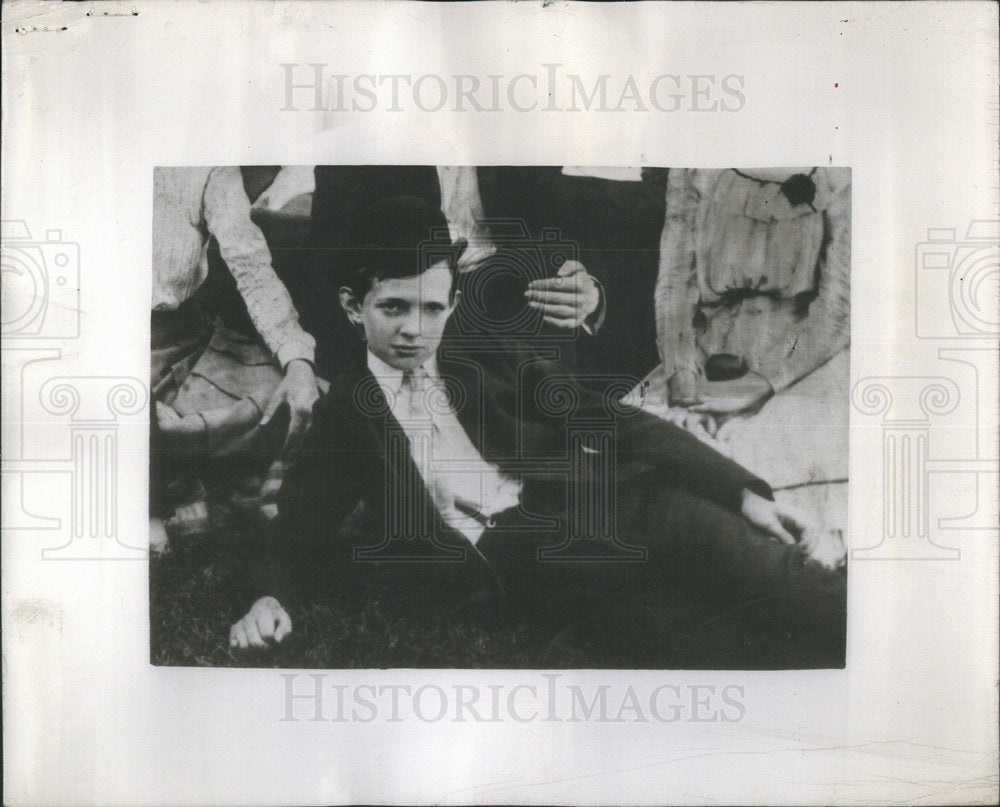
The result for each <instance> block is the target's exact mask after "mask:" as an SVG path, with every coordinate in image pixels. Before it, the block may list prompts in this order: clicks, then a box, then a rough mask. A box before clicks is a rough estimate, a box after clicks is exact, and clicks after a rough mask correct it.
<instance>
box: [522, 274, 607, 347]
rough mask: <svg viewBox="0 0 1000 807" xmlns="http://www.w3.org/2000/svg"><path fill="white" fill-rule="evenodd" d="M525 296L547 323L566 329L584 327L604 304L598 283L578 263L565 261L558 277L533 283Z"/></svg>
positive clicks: (529, 305)
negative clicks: (588, 318) (588, 319)
mask: <svg viewBox="0 0 1000 807" xmlns="http://www.w3.org/2000/svg"><path fill="white" fill-rule="evenodd" d="M524 296H525V297H527V298H528V307H529V308H534V309H535V310H536V311H541V312H542V319H543V320H545V322H547V323H549V325H554V326H555V327H557V328H563V329H565V330H573V329H574V328H578V327H580V326H581V325H583V323H584V322H586V320H587V317H589V316H590V315H591V314H593V313H594V312H595V311H596V310H597V307H598V306H599V305H600V304H601V291H600V288H599V287H598V285H597V281H596V280H594V278H593V277H591V276H590V275H589V274H587V270H586V269H585V268H584V266H583V264H582V263H580V262H579V261H566V263H564V264H563V265H562V266H560V267H559V271H558V272H556V276H555V277H550V278H546V279H545V280H533V281H531V283H529V284H528V290H527V291H526V292H525V293H524Z"/></svg>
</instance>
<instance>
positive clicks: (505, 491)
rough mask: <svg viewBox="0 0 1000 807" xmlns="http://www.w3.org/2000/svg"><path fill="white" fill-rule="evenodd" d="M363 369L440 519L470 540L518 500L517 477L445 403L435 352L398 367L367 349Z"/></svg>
mask: <svg viewBox="0 0 1000 807" xmlns="http://www.w3.org/2000/svg"><path fill="white" fill-rule="evenodd" d="M368 369H369V370H371V372H372V375H374V376H375V379H376V381H378V384H379V386H380V387H381V388H382V392H383V394H384V395H385V398H386V401H387V403H388V404H389V408H390V410H391V411H392V414H393V416H394V417H395V418H396V420H397V421H399V424H400V426H402V428H403V431H404V432H405V433H406V436H407V439H408V440H409V443H410V451H411V454H412V455H413V461H414V462H415V463H416V466H417V469H418V471H419V472H420V476H421V477H422V478H423V480H424V484H425V485H426V486H427V490H428V491H429V492H430V494H431V498H432V499H433V500H434V505H435V507H437V510H438V512H439V513H440V514H441V517H442V519H444V521H445V523H446V524H448V525H449V526H451V527H453V528H454V529H456V530H458V531H459V532H460V533H462V534H463V535H464V536H465V537H466V538H468V539H469V541H470V542H471V543H472V544H475V543H476V542H477V541H478V540H479V538H480V537H481V536H482V534H483V532H484V531H485V530H486V528H487V526H489V525H491V524H492V519H493V517H494V516H495V515H497V514H498V513H502V512H503V511H505V510H509V509H510V508H512V507H517V506H518V504H519V503H520V497H521V485H520V482H519V481H517V480H515V479H512V478H510V477H508V476H505V475H504V474H502V473H501V472H500V469H499V468H497V466H495V465H493V464H492V463H489V462H487V461H486V460H484V459H483V457H482V455H481V454H480V453H479V451H478V450H476V447H475V445H473V443H472V440H470V439H469V436H468V435H467V434H466V433H465V429H464V428H462V424H461V423H460V422H459V420H458V417H457V416H456V414H455V412H454V410H453V409H452V408H451V404H450V402H449V401H448V397H447V395H446V393H445V388H444V384H443V383H442V380H441V378H440V376H439V375H438V369H437V359H436V358H435V357H431V358H430V359H428V360H427V361H426V362H424V364H423V366H421V367H420V368H417V369H416V370H414V371H412V372H410V371H407V372H406V373H404V371H402V370H397V369H396V368H394V367H390V366H389V365H388V364H386V363H385V362H384V361H382V360H381V359H380V358H378V356H376V355H375V354H373V353H372V352H371V351H368Z"/></svg>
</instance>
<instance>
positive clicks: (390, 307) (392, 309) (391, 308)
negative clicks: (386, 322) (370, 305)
mask: <svg viewBox="0 0 1000 807" xmlns="http://www.w3.org/2000/svg"><path fill="white" fill-rule="evenodd" d="M379 308H380V309H382V310H383V311H385V312H386V313H387V314H398V313H399V312H400V311H402V310H403V306H401V305H399V304H398V303H382V305H380V306H379Z"/></svg>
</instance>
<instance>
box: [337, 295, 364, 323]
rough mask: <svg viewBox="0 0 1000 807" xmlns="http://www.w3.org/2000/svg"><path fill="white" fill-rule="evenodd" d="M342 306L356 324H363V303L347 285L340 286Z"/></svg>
mask: <svg viewBox="0 0 1000 807" xmlns="http://www.w3.org/2000/svg"><path fill="white" fill-rule="evenodd" d="M340 307H341V308H343V309H344V312H345V313H346V314H347V318H348V319H349V320H350V321H351V322H353V323H354V324H355V325H361V303H360V302H359V301H358V298H357V297H356V296H355V294H354V292H353V291H352V290H351V289H350V288H348V287H347V286H341V287H340Z"/></svg>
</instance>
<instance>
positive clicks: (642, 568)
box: [230, 197, 846, 666]
mask: <svg viewBox="0 0 1000 807" xmlns="http://www.w3.org/2000/svg"><path fill="white" fill-rule="evenodd" d="M447 233H448V229H447V225H446V222H445V221H444V216H443V214H442V213H441V211H440V210H436V209H433V208H431V207H430V206H429V205H428V204H427V202H426V201H425V200H423V199H419V198H416V197H396V198H392V199H388V200H383V201H381V202H378V203H376V204H375V205H373V206H371V207H370V208H369V209H368V211H367V212H366V214H365V215H364V217H363V218H362V220H361V221H360V222H359V226H358V227H357V228H356V229H355V231H354V233H353V239H352V240H353V244H354V252H355V255H356V257H357V260H356V264H355V267H356V268H355V271H354V272H353V274H352V276H351V277H350V279H349V281H348V282H347V283H346V284H345V286H344V288H343V289H342V290H341V302H342V305H343V308H344V310H345V311H346V312H347V315H348V318H349V320H350V321H351V322H352V323H353V324H354V325H355V326H356V327H359V328H361V329H363V331H364V335H365V342H366V344H365V346H364V349H363V351H362V352H361V354H360V355H359V356H358V357H357V359H358V360H357V362H356V364H355V365H354V366H353V367H351V368H349V369H348V370H347V371H345V372H344V373H342V374H341V375H340V376H339V377H338V378H337V379H336V380H335V381H334V382H333V383H332V384H331V387H330V391H329V393H328V394H327V395H326V396H324V397H323V398H322V399H321V400H320V401H319V402H318V403H317V405H316V408H315V411H314V419H313V426H312V428H311V430H310V433H309V436H308V438H307V441H306V445H305V446H304V448H303V450H302V451H301V453H300V460H299V462H298V464H297V465H296V466H294V467H293V468H291V469H290V470H289V472H288V474H287V476H286V478H285V482H284V485H283V488H282V498H281V504H280V508H279V509H280V516H279V519H278V522H277V523H278V530H279V533H278V534H277V535H274V536H271V537H269V538H268V539H267V540H265V541H264V542H263V550H264V551H263V556H262V560H261V562H260V563H259V568H260V569H261V570H262V576H261V578H260V582H259V584H258V586H257V590H256V595H258V596H257V597H256V599H255V601H254V602H253V605H252V606H251V607H250V609H249V611H248V612H247V614H246V615H245V616H244V617H243V618H242V619H240V620H239V621H238V622H236V624H234V625H233V627H232V629H231V633H230V643H231V645H232V646H233V647H237V648H247V647H251V646H253V647H267V646H270V645H273V644H275V643H278V642H281V641H282V640H284V638H285V637H286V636H287V635H288V634H289V633H290V632H291V630H292V623H291V619H290V617H289V614H288V612H287V611H286V609H285V607H284V605H283V603H285V602H286V601H287V599H288V598H290V597H294V596H295V594H298V595H300V596H301V594H302V593H303V589H304V582H303V579H304V578H303V577H302V576H301V575H302V574H304V573H305V570H306V569H308V570H310V571H311V572H313V573H314V576H318V577H319V583H320V585H321V586H323V585H325V586H327V587H329V586H330V585H331V582H330V581H331V580H332V579H333V577H332V576H331V575H333V574H335V572H334V571H332V570H339V573H340V574H341V575H343V574H344V572H345V570H346V572H347V575H348V576H363V575H366V574H369V573H370V572H371V571H372V570H375V569H379V568H385V566H386V565H390V566H391V565H393V564H396V565H397V567H398V565H399V564H400V563H403V562H406V563H408V564H410V565H409V566H406V567H404V568H405V569H406V572H407V576H408V577H410V578H412V579H418V580H424V579H426V580H428V581H433V582H429V583H428V588H430V589H433V590H436V591H444V589H442V588H441V586H443V585H456V586H461V585H466V584H469V583H470V581H475V584H474V585H471V588H473V589H475V588H476V586H478V584H479V583H480V582H481V583H483V584H484V585H486V586H492V588H493V590H494V591H497V592H501V595H500V597H499V601H500V602H506V603H508V604H509V605H510V606H511V608H512V610H513V612H514V613H515V614H520V616H521V617H522V618H525V619H537V618H539V615H541V614H543V613H548V614H556V613H558V612H559V610H560V605H561V604H563V603H564V602H566V601H567V600H565V599H564V598H563V594H565V593H566V592H568V591H569V592H576V593H578V594H579V593H583V594H584V595H585V598H586V602H587V603H588V604H589V605H590V606H596V604H597V603H598V602H599V601H600V600H601V599H602V598H604V599H607V598H609V597H612V596H613V595H614V594H615V593H616V592H618V591H620V590H621V589H622V588H623V587H627V586H629V585H632V584H638V583H639V581H640V580H641V581H647V582H651V584H656V585H669V586H676V587H680V588H684V589H685V590H686V591H687V592H689V593H690V595H691V596H692V597H695V598H698V599H700V600H702V601H704V602H707V603H710V604H711V605H712V606H713V607H714V608H715V609H716V610H717V611H718V612H724V611H729V610H732V609H744V610H746V609H749V610H750V611H753V612H754V613H755V614H756V615H757V617H759V619H758V621H759V622H760V624H762V625H767V626H769V629H772V630H774V631H778V632H781V633H782V634H783V635H785V636H790V637H791V639H792V641H793V642H802V643H806V644H814V645H817V646H819V647H821V648H822V649H823V650H824V652H825V653H826V656H825V658H826V659H827V660H828V663H827V664H825V665H824V666H841V665H842V664H843V644H844V633H845V619H846V577H845V575H844V574H843V573H842V571H841V570H833V569H828V568H824V567H822V566H821V565H819V564H818V563H815V562H813V561H811V560H809V558H808V557H807V556H806V553H805V552H804V551H803V548H802V546H801V545H800V544H799V543H798V541H799V539H800V538H801V536H802V535H803V534H804V533H805V532H806V531H807V530H808V529H809V526H810V525H808V524H807V523H805V521H804V520H803V519H802V518H801V516H800V515H799V514H797V513H796V512H794V511H792V510H789V509H786V508H784V507H782V506H781V505H778V504H776V503H775V502H774V501H773V500H772V499H771V491H770V488H769V487H768V486H767V484H766V483H764V482H763V481H761V480H760V479H758V478H756V477H755V476H753V475H752V474H750V473H749V472H748V471H746V470H745V469H743V468H741V467H740V466H738V465H736V464H734V463H732V462H731V461H729V460H727V459H726V458H724V457H723V456H722V455H720V454H718V453H717V452H715V451H713V450H712V449H710V448H709V447H707V446H706V445H704V444H703V443H701V442H700V441H699V440H697V439H696V438H695V437H693V436H691V435H690V434H688V433H686V432H684V431H683V430H681V429H679V428H677V427H676V426H674V425H672V424H670V423H667V422H665V421H661V420H659V419H658V418H655V417H653V416H651V415H648V414H646V413H643V412H639V411H637V410H635V409H632V408H629V407H625V406H622V405H621V404H620V403H618V399H617V397H616V396H615V394H614V392H615V390H610V391H609V393H608V394H607V395H604V396H601V395H598V394H596V393H594V392H592V391H589V390H586V389H584V388H582V387H580V386H579V384H577V383H576V381H575V379H574V378H573V376H572V374H571V373H569V371H567V370H566V369H564V368H563V367H562V366H561V365H559V364H556V363H554V362H552V361H550V360H547V359H546V358H544V357H543V356H542V355H540V354H539V352H537V351H533V350H531V349H530V348H528V347H526V346H525V345H524V344H523V343H520V342H518V343H513V344H507V343H505V342H503V340H500V339H489V340H484V339H483V338H482V337H481V336H476V335H467V334H463V333H461V332H460V331H458V330H456V329H455V328H454V327H451V326H450V322H451V316H452V313H453V311H454V310H455V306H456V304H457V302H458V296H459V294H458V292H457V291H456V278H455V271H456V264H457V262H458V259H459V257H460V255H461V252H462V249H463V248H464V244H462V243H461V242H459V243H455V244H453V243H451V240H450V238H449V237H448V235H447ZM359 502H360V503H361V504H362V505H363V508H361V509H362V511H363V513H364V526H363V529H362V530H361V534H362V536H363V538H362V540H360V541H357V542H353V543H352V542H349V541H347V540H344V539H342V538H341V537H340V536H339V534H338V528H339V526H340V525H341V524H342V522H343V521H344V519H345V518H346V517H347V516H348V515H349V514H351V513H352V511H355V509H356V507H357V506H358V504H359ZM310 548H311V549H310ZM310 551H311V552H312V554H311V555H310V554H309V553H310ZM296 558H297V559H298V560H299V561H302V560H303V559H304V558H309V560H308V561H306V562H305V563H300V566H302V567H303V569H302V570H300V571H299V572H294V571H293V567H294V562H293V559H296ZM324 581H325V582H324ZM664 581H666V583H664ZM642 584H643V585H645V584H646V583H645V582H643V583H642ZM435 587H437V588H435ZM484 607H487V606H484ZM574 607H575V608H578V607H579V605H575V606H574Z"/></svg>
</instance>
